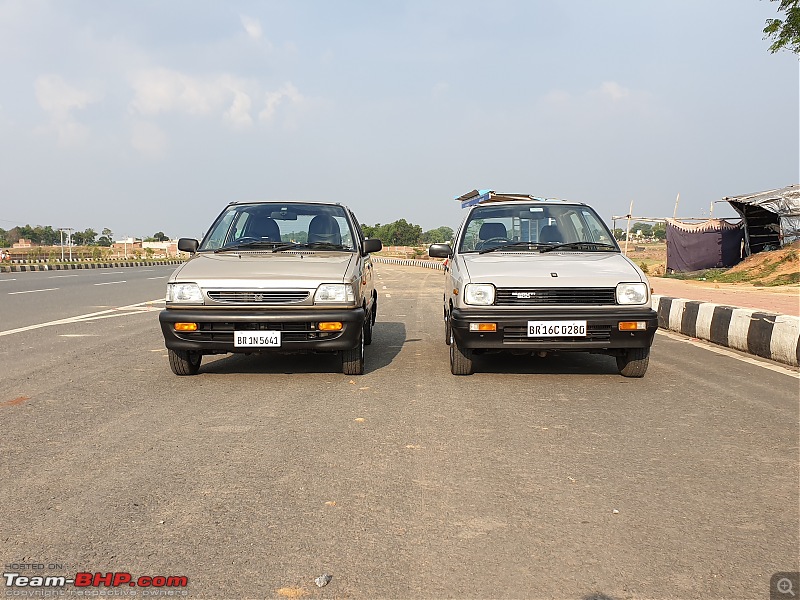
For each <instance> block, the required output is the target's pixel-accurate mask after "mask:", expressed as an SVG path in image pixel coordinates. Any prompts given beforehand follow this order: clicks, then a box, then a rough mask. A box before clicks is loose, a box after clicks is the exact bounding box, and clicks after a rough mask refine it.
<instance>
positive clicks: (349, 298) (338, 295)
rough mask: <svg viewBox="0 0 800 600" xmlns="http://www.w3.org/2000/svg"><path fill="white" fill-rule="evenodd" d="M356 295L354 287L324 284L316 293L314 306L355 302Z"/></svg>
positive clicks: (341, 284) (340, 284)
mask: <svg viewBox="0 0 800 600" xmlns="http://www.w3.org/2000/svg"><path fill="white" fill-rule="evenodd" d="M354 301H355V294H354V293H353V286H351V285H347V284H345V283H323V284H322V285H321V286H319V287H318V288H317V291H316V292H315V293H314V304H325V303H328V302H331V303H333V302H338V303H342V302H350V303H352V302H354Z"/></svg>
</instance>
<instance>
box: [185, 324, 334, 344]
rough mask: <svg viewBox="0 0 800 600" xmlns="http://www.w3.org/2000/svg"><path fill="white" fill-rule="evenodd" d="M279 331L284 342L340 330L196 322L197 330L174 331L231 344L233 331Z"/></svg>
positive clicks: (321, 337) (326, 335)
mask: <svg viewBox="0 0 800 600" xmlns="http://www.w3.org/2000/svg"><path fill="white" fill-rule="evenodd" d="M234 329H235V330H236V331H280V332H281V339H282V340H283V341H285V342H305V341H309V340H325V339H331V338H335V337H337V336H339V335H340V334H341V332H340V331H330V332H329V331H318V330H317V328H316V323H225V322H208V323H198V329H197V331H176V332H175V335H176V336H177V337H179V338H181V339H184V340H189V341H193V342H225V343H230V344H233V331H234Z"/></svg>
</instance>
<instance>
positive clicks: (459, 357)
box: [450, 334, 474, 375]
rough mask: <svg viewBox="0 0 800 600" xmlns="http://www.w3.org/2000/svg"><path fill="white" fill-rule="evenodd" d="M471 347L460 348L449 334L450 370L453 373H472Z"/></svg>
mask: <svg viewBox="0 0 800 600" xmlns="http://www.w3.org/2000/svg"><path fill="white" fill-rule="evenodd" d="M473 354H474V353H473V351H472V348H462V347H461V346H459V345H458V342H457V341H456V340H454V339H453V336H452V334H451V336H450V372H451V373H452V374H453V375H472V372H473V358H472V357H473Z"/></svg>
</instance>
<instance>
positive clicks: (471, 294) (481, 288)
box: [464, 283, 494, 306]
mask: <svg viewBox="0 0 800 600" xmlns="http://www.w3.org/2000/svg"><path fill="white" fill-rule="evenodd" d="M464 303H465V304H474V305H476V306H489V305H491V304H494V286H493V285H492V284H491V283H468V284H467V285H465V286H464Z"/></svg>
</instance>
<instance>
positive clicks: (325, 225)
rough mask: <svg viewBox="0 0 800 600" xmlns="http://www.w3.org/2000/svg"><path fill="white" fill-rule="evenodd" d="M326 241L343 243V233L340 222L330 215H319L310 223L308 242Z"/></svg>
mask: <svg viewBox="0 0 800 600" xmlns="http://www.w3.org/2000/svg"><path fill="white" fill-rule="evenodd" d="M315 242H324V243H328V244H337V245H339V244H341V243H342V233H341V231H340V230H339V223H337V222H336V219H334V218H333V217H332V216H330V215H317V216H316V217H314V218H313V219H311V223H309V224H308V243H309V244H313V243H315Z"/></svg>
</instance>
